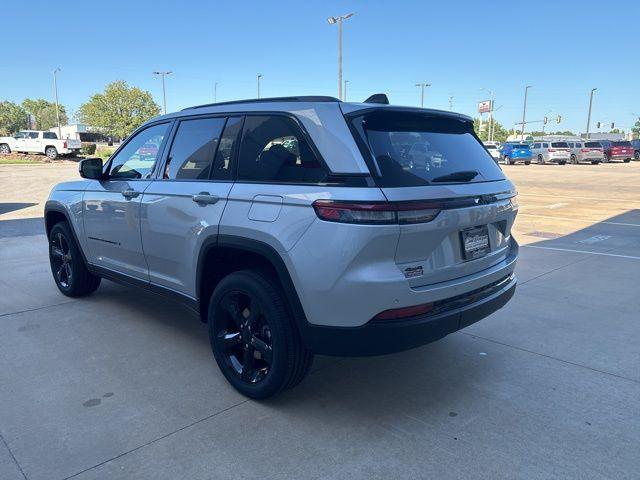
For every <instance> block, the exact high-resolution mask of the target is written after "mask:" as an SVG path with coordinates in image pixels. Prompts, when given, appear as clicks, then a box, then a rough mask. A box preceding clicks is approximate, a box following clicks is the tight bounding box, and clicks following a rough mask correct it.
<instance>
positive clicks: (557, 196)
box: [518, 192, 640, 203]
mask: <svg viewBox="0 0 640 480" xmlns="http://www.w3.org/2000/svg"><path fill="white" fill-rule="evenodd" d="M518 196H519V197H520V196H522V197H544V198H549V197H553V198H554V199H556V198H568V199H570V200H573V199H579V200H597V201H599V202H607V203H611V202H616V203H640V201H638V200H625V199H620V200H616V199H615V198H598V197H581V196H579V195H578V196H575V197H574V196H570V195H556V194H555V193H552V194H541V193H523V192H518Z"/></svg>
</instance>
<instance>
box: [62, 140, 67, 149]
mask: <svg viewBox="0 0 640 480" xmlns="http://www.w3.org/2000/svg"><path fill="white" fill-rule="evenodd" d="M62 148H67V141H66V140H65V141H64V143H63V144H62Z"/></svg>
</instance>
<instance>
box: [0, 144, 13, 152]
mask: <svg viewBox="0 0 640 480" xmlns="http://www.w3.org/2000/svg"><path fill="white" fill-rule="evenodd" d="M0 153H4V154H7V155H8V154H10V153H11V148H9V145H7V144H6V143H3V144H2V145H0Z"/></svg>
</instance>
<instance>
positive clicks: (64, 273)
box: [50, 231, 74, 290]
mask: <svg viewBox="0 0 640 480" xmlns="http://www.w3.org/2000/svg"><path fill="white" fill-rule="evenodd" d="M50 243H51V270H52V272H53V275H54V277H55V280H56V283H57V284H58V286H60V288H62V289H65V290H67V289H69V288H70V287H71V284H72V282H73V278H74V276H73V266H72V263H71V260H72V258H73V257H72V254H71V248H70V247H69V242H68V240H67V239H66V238H65V237H64V235H63V234H62V232H61V231H57V232H56V233H55V235H54V236H53V237H52V238H51V241H50Z"/></svg>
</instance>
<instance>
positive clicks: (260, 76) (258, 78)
mask: <svg viewBox="0 0 640 480" xmlns="http://www.w3.org/2000/svg"><path fill="white" fill-rule="evenodd" d="M261 78H262V74H261V73H259V74H258V76H257V77H256V81H257V82H258V98H260V79H261Z"/></svg>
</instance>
